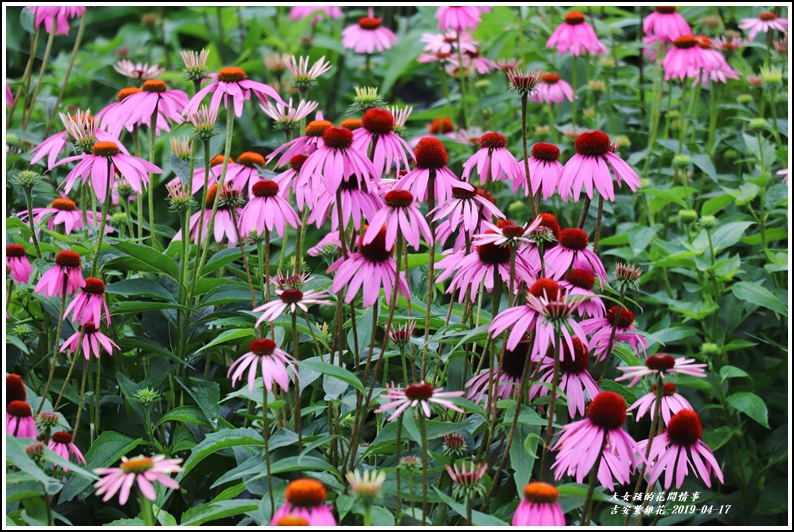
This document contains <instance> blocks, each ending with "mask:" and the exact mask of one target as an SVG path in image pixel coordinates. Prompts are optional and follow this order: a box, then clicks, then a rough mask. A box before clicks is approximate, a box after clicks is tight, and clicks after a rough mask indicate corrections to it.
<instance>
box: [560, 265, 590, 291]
mask: <svg viewBox="0 0 794 532" xmlns="http://www.w3.org/2000/svg"><path fill="white" fill-rule="evenodd" d="M566 279H567V280H568V282H569V283H571V284H572V285H573V286H576V287H577V288H582V289H584V290H592V289H593V286H594V285H595V278H594V277H593V275H592V274H590V273H589V272H586V271H585V270H580V269H576V270H571V271H570V272H569V273H568V277H567V278H566Z"/></svg>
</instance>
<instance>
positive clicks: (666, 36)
mask: <svg viewBox="0 0 794 532" xmlns="http://www.w3.org/2000/svg"><path fill="white" fill-rule="evenodd" d="M642 29H643V31H644V32H645V36H646V38H645V39H643V42H645V43H646V44H653V43H654V42H655V41H661V42H663V43H667V44H672V43H673V42H675V40H676V39H677V38H679V37H682V36H685V35H692V28H690V27H689V24H688V23H687V21H686V19H685V18H684V17H682V16H681V14H680V13H678V11H677V10H676V7H675V6H657V7H656V9H655V10H654V11H653V12H652V13H651V14H650V15H648V16H646V17H645V19H644V20H643V21H642Z"/></svg>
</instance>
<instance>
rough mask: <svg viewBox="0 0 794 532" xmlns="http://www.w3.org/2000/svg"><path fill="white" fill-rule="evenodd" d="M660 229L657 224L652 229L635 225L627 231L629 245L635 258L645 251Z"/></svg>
mask: <svg viewBox="0 0 794 532" xmlns="http://www.w3.org/2000/svg"><path fill="white" fill-rule="evenodd" d="M661 227H662V226H661V225H658V224H657V225H654V226H653V227H646V226H642V225H637V226H634V227H632V228H631V229H630V230H629V245H630V246H631V251H632V253H634V256H635V257H636V256H637V255H639V254H640V253H642V252H643V251H645V248H647V247H648V244H650V243H651V240H653V237H655V236H656V233H657V232H658V231H659V229H660V228H661Z"/></svg>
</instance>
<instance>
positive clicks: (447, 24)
mask: <svg viewBox="0 0 794 532" xmlns="http://www.w3.org/2000/svg"><path fill="white" fill-rule="evenodd" d="M480 14H481V11H480V8H479V7H477V6H441V7H439V8H438V9H437V10H436V14H435V17H436V18H437V19H438V29H440V30H442V31H454V32H455V33H461V32H464V31H466V30H473V29H475V28H476V27H477V25H478V24H479V23H480Z"/></svg>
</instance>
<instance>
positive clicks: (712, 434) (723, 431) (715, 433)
mask: <svg viewBox="0 0 794 532" xmlns="http://www.w3.org/2000/svg"><path fill="white" fill-rule="evenodd" d="M734 434H735V431H734V429H732V428H730V427H717V428H716V429H714V430H709V431H706V432H704V433H703V442H704V443H705V444H706V445H708V446H709V449H711V450H712V451H716V450H717V449H719V448H720V447H722V446H723V445H725V444H726V443H728V442H729V441H730V439H731V438H732V437H733V435H734Z"/></svg>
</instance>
